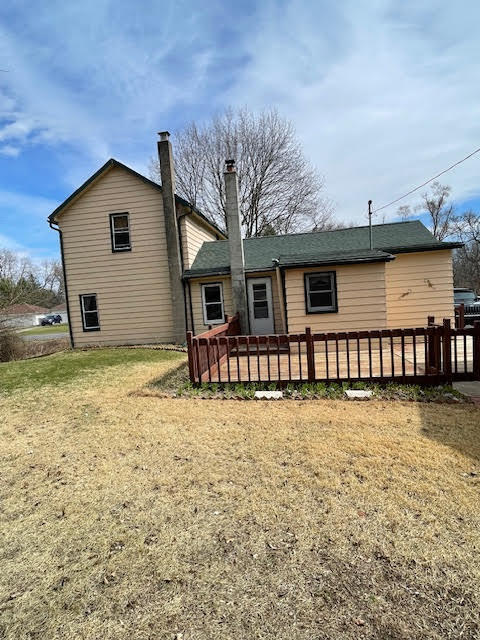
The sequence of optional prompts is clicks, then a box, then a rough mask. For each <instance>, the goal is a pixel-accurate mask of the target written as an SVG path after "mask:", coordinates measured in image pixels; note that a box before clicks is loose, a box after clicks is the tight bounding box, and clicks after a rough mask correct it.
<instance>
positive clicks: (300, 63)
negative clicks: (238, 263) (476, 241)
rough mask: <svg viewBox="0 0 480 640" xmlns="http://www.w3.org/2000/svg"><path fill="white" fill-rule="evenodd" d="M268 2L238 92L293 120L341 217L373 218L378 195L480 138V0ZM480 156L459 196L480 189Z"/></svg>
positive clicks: (383, 197)
mask: <svg viewBox="0 0 480 640" xmlns="http://www.w3.org/2000/svg"><path fill="white" fill-rule="evenodd" d="M264 7H265V8H264V10H263V11H262V13H261V15H260V17H259V19H258V21H257V29H256V32H255V33H249V34H248V39H246V41H245V46H246V47H247V49H248V51H249V54H250V63H249V64H248V65H246V67H245V69H244V71H243V73H241V74H240V75H239V77H238V78H237V82H236V84H235V87H234V89H233V90H232V91H231V92H230V94H229V95H228V100H229V101H231V102H233V103H238V102H242V101H243V102H248V103H249V104H250V105H251V106H254V107H263V106H271V105H276V106H278V107H279V109H280V110H281V111H282V112H283V113H285V114H286V115H287V116H288V117H290V118H291V119H292V120H293V121H294V123H295V124H296V127H297V131H298V134H299V136H300V137H301V139H302V141H303V143H304V145H305V149H306V151H307V153H308V155H309V157H310V158H311V159H312V160H313V161H314V162H315V164H316V165H317V166H318V167H319V169H320V170H321V171H322V172H323V173H325V175H326V179H327V188H328V190H329V193H330V195H331V197H333V199H334V200H335V201H336V202H337V212H338V214H339V215H341V216H342V217H343V218H345V219H347V220H351V219H353V220H355V221H356V222H361V221H362V220H365V213H364V212H365V211H366V207H367V204H366V203H367V200H368V199H369V198H372V199H373V200H374V205H376V206H380V205H381V204H384V203H385V202H388V201H390V200H393V199H394V198H395V197H397V196H400V195H401V194H402V193H404V192H406V191H408V190H409V189H410V188H412V187H413V186H416V185H417V184H419V183H421V182H423V181H424V180H425V179H427V178H428V177H430V176H431V175H434V174H435V173H437V172H438V171H440V170H441V169H443V168H445V167H446V166H448V165H450V164H452V163H453V162H454V161H456V160H458V159H460V158H461V157H463V156H464V155H466V154H467V153H468V152H469V151H471V150H473V149H474V148H475V147H477V146H479V141H480V117H479V116H480V113H479V111H480V109H479V104H480V84H479V82H478V62H479V60H478V58H479V52H480V50H479V47H478V37H477V33H476V25H477V24H478V22H479V19H480V5H478V3H475V2H473V1H472V2H465V3H463V8H462V10H460V8H459V7H458V5H455V4H451V3H450V4H447V3H442V4H440V5H439V4H438V3H434V2H424V3H420V5H419V4H418V3H413V2H402V3H398V2H397V1H395V2H381V1H371V2H361V3H358V2H355V3H354V2H344V3H336V4H335V5H333V4H332V5H330V6H329V5H328V4H327V3H315V4H314V5H310V6H307V5H306V4H305V3H303V2H300V1H298V2H296V1H292V2H289V3H287V5H286V6H284V5H280V4H279V3H274V2H270V3H266V4H265V5H264ZM418 7H421V8H418ZM479 163H480V158H479V157H477V158H473V159H472V160H470V161H468V162H467V163H465V164H463V165H462V166H461V167H459V168H458V169H457V170H456V171H454V172H452V173H450V174H447V175H446V176H445V178H444V181H445V182H446V183H447V184H451V185H452V187H453V191H454V196H455V197H456V198H462V197H467V196H470V195H473V194H478V193H480V184H479V181H478V169H479ZM416 198H418V195H417V196H412V197H411V198H410V199H407V200H405V202H404V204H407V203H409V202H412V201H415V200H416ZM395 211H396V209H395V207H394V208H393V209H388V210H386V215H387V218H391V217H392V216H393V215H394V213H395Z"/></svg>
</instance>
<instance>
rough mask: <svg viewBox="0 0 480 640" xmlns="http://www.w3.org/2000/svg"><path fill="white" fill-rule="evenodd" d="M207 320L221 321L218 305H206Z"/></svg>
mask: <svg viewBox="0 0 480 640" xmlns="http://www.w3.org/2000/svg"><path fill="white" fill-rule="evenodd" d="M206 309H207V320H223V311H222V305H221V304H219V303H214V304H207V306H206Z"/></svg>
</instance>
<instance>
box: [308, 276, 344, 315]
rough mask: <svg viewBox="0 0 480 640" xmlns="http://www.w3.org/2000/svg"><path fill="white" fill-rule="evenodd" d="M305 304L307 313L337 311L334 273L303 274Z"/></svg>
mask: <svg viewBox="0 0 480 640" xmlns="http://www.w3.org/2000/svg"><path fill="white" fill-rule="evenodd" d="M305 303H306V307H307V313H329V312H330V313H331V312H334V311H338V307H337V283H336V278H335V271H324V272H323V273H306V274H305Z"/></svg>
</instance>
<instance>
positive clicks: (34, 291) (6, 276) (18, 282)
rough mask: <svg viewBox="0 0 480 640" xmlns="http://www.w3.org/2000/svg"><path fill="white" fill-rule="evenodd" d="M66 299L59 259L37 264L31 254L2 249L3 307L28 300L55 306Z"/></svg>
mask: <svg viewBox="0 0 480 640" xmlns="http://www.w3.org/2000/svg"><path fill="white" fill-rule="evenodd" d="M62 300H63V272H62V267H61V264H60V262H59V261H58V260H43V261H42V262H41V263H39V264H37V263H34V262H33V261H32V260H31V259H30V258H29V257H28V256H25V255H24V254H22V253H18V252H15V251H11V250H10V249H0V308H5V307H9V306H10V305H13V304H19V303H23V302H27V303H30V304H39V305H42V306H46V307H48V306H53V305H55V304H58V303H59V302H61V301H62Z"/></svg>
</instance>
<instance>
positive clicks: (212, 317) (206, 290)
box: [202, 282, 225, 324]
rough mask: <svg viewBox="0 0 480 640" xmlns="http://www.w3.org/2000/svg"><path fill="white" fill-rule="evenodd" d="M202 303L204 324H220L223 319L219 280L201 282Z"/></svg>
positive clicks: (221, 293)
mask: <svg viewBox="0 0 480 640" xmlns="http://www.w3.org/2000/svg"><path fill="white" fill-rule="evenodd" d="M202 303H203V322H204V324H222V323H223V322H224V321H225V313H224V310H223V287H222V283H221V282H212V283H208V284H202Z"/></svg>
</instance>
